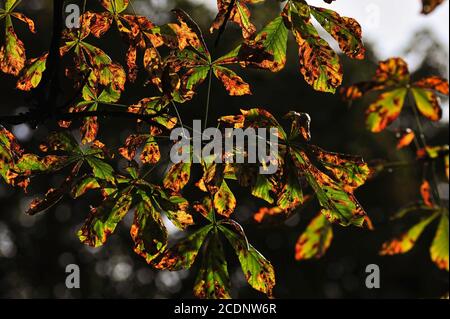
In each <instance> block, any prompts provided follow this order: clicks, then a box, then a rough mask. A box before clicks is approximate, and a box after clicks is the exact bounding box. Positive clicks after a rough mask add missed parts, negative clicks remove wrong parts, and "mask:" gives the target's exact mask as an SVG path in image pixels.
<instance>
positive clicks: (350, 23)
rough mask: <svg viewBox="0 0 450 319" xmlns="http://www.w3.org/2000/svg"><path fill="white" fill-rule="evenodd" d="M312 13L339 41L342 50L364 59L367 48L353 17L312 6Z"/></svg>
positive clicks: (355, 57)
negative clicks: (342, 15)
mask: <svg viewBox="0 0 450 319" xmlns="http://www.w3.org/2000/svg"><path fill="white" fill-rule="evenodd" d="M311 9H312V10H311V13H312V15H313V16H314V17H315V18H316V19H317V21H318V22H319V23H320V24H321V25H322V27H323V28H324V29H325V30H326V31H327V32H328V33H329V34H330V35H331V36H332V37H333V38H334V39H335V40H336V41H337V42H338V44H339V47H340V48H341V50H342V51H343V52H344V53H345V54H346V55H347V56H349V57H350V58H353V59H358V60H361V59H364V55H365V52H366V49H365V48H364V45H363V43H362V30H361V26H360V25H359V23H358V22H357V21H356V20H355V19H352V18H347V17H341V16H340V15H339V14H338V13H337V12H335V11H333V10H329V9H324V8H317V7H311Z"/></svg>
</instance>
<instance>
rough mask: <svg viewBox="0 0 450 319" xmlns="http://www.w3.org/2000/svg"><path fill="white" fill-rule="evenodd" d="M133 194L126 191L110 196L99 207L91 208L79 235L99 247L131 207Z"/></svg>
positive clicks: (93, 245) (81, 239)
mask: <svg viewBox="0 0 450 319" xmlns="http://www.w3.org/2000/svg"><path fill="white" fill-rule="evenodd" d="M132 199H133V198H132V196H131V195H129V194H127V193H126V192H124V193H122V194H118V195H116V196H110V197H108V198H107V199H105V200H104V201H103V203H102V204H101V205H100V206H99V207H98V208H91V212H90V213H89V216H88V217H87V219H86V221H85V222H84V225H83V226H82V227H81V229H80V230H79V231H78V233H77V235H78V238H79V239H80V241H81V242H82V243H84V244H86V245H88V246H92V247H99V246H101V245H103V244H104V243H105V242H106V240H107V239H108V237H109V236H110V235H111V234H112V233H113V232H114V230H115V229H116V226H117V224H118V223H119V222H120V221H121V220H122V219H123V218H124V217H125V215H126V214H127V213H128V211H129V210H130V207H131V202H132Z"/></svg>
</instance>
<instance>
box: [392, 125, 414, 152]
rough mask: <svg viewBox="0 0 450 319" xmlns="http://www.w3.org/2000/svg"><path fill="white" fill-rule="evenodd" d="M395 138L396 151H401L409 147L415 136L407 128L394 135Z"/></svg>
mask: <svg viewBox="0 0 450 319" xmlns="http://www.w3.org/2000/svg"><path fill="white" fill-rule="evenodd" d="M396 137H397V139H398V142H397V149H398V150H399V149H402V148H404V147H407V146H409V145H410V144H411V143H412V142H413V141H414V139H415V138H416V134H415V133H414V131H413V130H411V129H410V128H407V129H405V130H403V131H399V132H397V133H396Z"/></svg>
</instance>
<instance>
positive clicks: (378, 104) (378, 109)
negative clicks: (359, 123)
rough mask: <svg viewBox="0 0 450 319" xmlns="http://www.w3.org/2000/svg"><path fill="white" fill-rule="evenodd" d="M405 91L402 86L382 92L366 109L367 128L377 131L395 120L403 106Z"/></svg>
mask: <svg viewBox="0 0 450 319" xmlns="http://www.w3.org/2000/svg"><path fill="white" fill-rule="evenodd" d="M407 92H408V91H407V89H403V88H402V89H396V90H393V91H389V92H385V93H382V94H381V95H380V96H379V97H378V99H377V100H376V101H375V102H374V103H373V104H372V105H370V106H369V108H368V109H367V112H366V125H367V128H368V129H370V130H371V131H372V132H374V133H378V132H381V131H382V130H384V129H385V128H386V127H387V126H388V125H389V124H391V123H392V122H393V121H395V120H396V119H397V117H398V116H399V115H400V112H401V110H402V108H403V103H404V102H405V97H406V93H407Z"/></svg>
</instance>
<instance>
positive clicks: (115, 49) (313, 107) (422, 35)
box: [0, 0, 449, 298]
mask: <svg viewBox="0 0 450 319" xmlns="http://www.w3.org/2000/svg"><path fill="white" fill-rule="evenodd" d="M68 2H70V3H76V2H77V1H75V0H73V1H68ZM78 2H80V1H78ZM93 2H94V1H88V7H89V8H93V9H94V10H95V9H99V10H100V8H99V7H96V5H95V3H93ZM50 3H51V1H44V0H33V1H23V2H22V4H21V5H20V9H21V10H22V11H23V12H25V13H26V14H27V15H28V16H29V17H31V18H33V19H34V21H35V22H36V26H37V30H38V34H37V35H32V34H30V33H29V32H28V31H26V30H25V27H24V25H23V24H21V23H17V24H16V30H17V32H18V33H19V34H20V36H21V38H22V39H23V41H24V43H25V44H26V46H27V50H28V51H27V56H28V57H36V56H39V55H41V54H42V53H43V52H44V51H45V50H47V47H48V45H49V41H50V36H49V35H50V32H51V18H49V17H51V6H50ZM133 3H134V7H135V8H136V11H137V12H138V13H139V14H142V15H146V16H148V17H149V18H150V19H151V20H152V21H154V22H155V23H158V24H159V23H164V22H167V21H168V20H169V19H171V18H172V17H171V15H170V12H169V11H170V9H172V8H174V7H179V8H182V9H184V10H186V11H187V12H188V13H189V14H190V15H191V16H192V17H193V18H194V19H195V20H196V21H197V22H198V24H199V25H200V26H201V29H202V30H203V31H204V32H205V37H206V40H207V42H208V43H209V45H210V48H211V53H212V55H213V57H214V56H215V57H217V56H220V55H221V54H223V53H226V52H227V51H228V50H230V49H232V48H233V47H235V46H236V44H237V43H238V42H239V41H240V39H241V35H240V31H239V30H238V29H237V28H234V27H233V26H229V27H228V28H227V30H226V32H225V34H224V35H223V37H222V39H221V42H220V44H219V45H218V46H217V47H214V44H213V43H214V40H215V36H214V35H213V36H211V35H209V33H208V32H207V30H208V29H209V25H210V23H211V21H212V19H213V17H214V15H215V13H216V12H211V11H210V10H209V9H208V8H207V7H205V6H203V5H202V4H200V3H201V1H199V0H195V2H192V3H191V2H189V1H188V0H167V1H165V0H153V1H149V0H143V1H139V0H135V1H134V2H133ZM91 6H92V7H91ZM278 6H279V3H278V2H277V1H266V2H265V3H263V4H260V5H258V8H257V9H256V10H253V21H254V22H255V24H256V26H257V28H258V29H261V27H262V26H263V25H264V24H265V23H267V22H268V21H269V20H270V19H271V18H273V17H275V16H276V15H277V14H278V12H279V10H278ZM392 32H395V30H393V31H392ZM399 36H401V37H403V38H404V37H407V38H410V39H411V40H410V42H409V44H408V45H406V46H405V48H404V51H403V52H399V53H398V55H399V56H413V57H414V59H415V61H419V63H417V65H418V67H417V69H416V70H415V71H414V75H413V76H414V77H417V78H420V77H423V76H425V75H431V74H436V75H437V74H440V75H442V76H444V77H447V74H448V70H447V66H448V48H444V47H442V46H441V45H440V44H439V43H438V42H437V41H436V40H434V37H433V34H432V32H430V31H429V30H422V31H421V32H418V33H417V34H408V35H399ZM379 41H383V39H379ZM92 42H93V43H97V44H98V45H99V46H100V47H101V48H103V49H104V50H105V51H106V52H107V53H108V54H110V55H111V57H112V58H113V59H114V60H116V61H119V62H121V63H122V65H125V63H124V55H125V52H126V45H125V44H124V43H122V42H121V41H120V37H119V35H118V33H117V32H116V31H115V30H114V31H110V32H108V34H107V35H106V36H105V37H104V38H103V39H101V40H100V41H98V40H93V41H92ZM366 45H367V48H368V54H367V58H366V59H365V60H364V61H352V60H349V59H348V58H346V57H344V56H342V57H341V58H342V61H343V64H344V76H345V83H346V84H350V83H353V82H356V81H359V80H365V79H368V78H369V77H371V76H372V75H373V74H374V71H375V68H376V64H377V62H378V59H377V57H376V56H375V55H374V54H373V53H372V52H373V50H372V49H371V44H370V43H366ZM296 51H297V46H296V45H295V43H294V42H293V39H290V43H289V47H288V63H287V66H286V68H285V69H284V70H282V71H281V72H279V73H270V72H266V71H259V70H251V69H245V70H239V74H240V75H241V76H242V77H243V78H244V79H245V80H246V81H247V82H248V83H250V84H251V87H252V91H253V95H252V96H246V97H229V96H228V95H227V94H226V92H225V90H224V89H223V87H222V86H221V84H219V83H218V82H213V87H212V97H211V101H212V103H211V113H210V117H209V118H210V123H209V124H210V125H215V122H213V120H214V119H217V118H218V117H219V116H221V115H228V114H236V113H238V112H239V109H240V108H250V107H256V106H258V107H264V108H266V109H267V110H269V111H270V112H272V113H273V114H274V115H275V116H277V117H281V116H282V115H284V114H285V113H287V112H288V111H289V110H295V111H300V112H307V113H309V114H310V115H311V117H312V142H313V143H314V144H316V145H319V146H321V147H323V148H325V149H327V150H330V151H337V152H344V153H352V154H359V155H362V156H363V157H364V158H365V159H366V160H367V161H371V160H377V159H383V160H386V161H387V162H399V161H401V162H411V163H413V162H414V151H413V150H412V149H405V150H401V151H397V150H396V149H395V144H396V139H395V132H394V130H395V129H396V128H398V127H409V126H414V124H413V123H414V122H413V120H412V118H411V117H410V116H409V115H408V114H407V113H406V112H405V113H404V114H403V115H402V117H401V119H400V120H399V121H397V122H396V124H395V125H394V127H391V128H390V129H389V130H386V131H384V132H383V133H380V134H372V133H370V132H369V131H367V130H366V129H365V127H364V111H365V107H366V106H367V105H368V102H370V99H372V98H373V97H368V98H366V99H364V100H362V101H359V102H358V103H355V104H354V105H352V106H351V107H349V106H348V105H346V104H345V103H343V102H342V101H341V100H340V98H339V96H337V95H330V94H324V93H318V92H315V91H313V90H312V89H311V88H310V87H309V86H308V85H307V84H306V83H305V82H304V80H303V79H302V77H301V75H300V73H299V71H298V56H297V52H296ZM69 62H70V61H69ZM0 78H1V81H2V85H1V86H0V94H1V95H0V96H1V102H0V103H1V114H13V113H19V112H23V111H25V110H26V107H27V96H26V94H23V93H22V92H20V91H17V90H15V89H14V87H15V80H14V79H13V78H12V77H10V76H6V75H0ZM62 81H64V83H65V85H66V88H67V92H68V93H67V94H68V96H70V92H72V91H73V89H72V90H71V88H70V82H68V81H67V80H62ZM144 81H145V74H141V77H140V78H139V79H138V81H137V82H136V83H135V84H131V85H130V84H129V86H128V89H127V90H126V92H125V94H124V95H123V98H122V99H121V103H124V104H132V103H135V102H137V101H138V100H140V99H141V98H143V97H150V96H153V95H155V94H156V92H155V91H154V90H152V89H151V88H149V87H143V86H142V83H143V82H144ZM66 82H67V83H66ZM205 99H206V85H204V86H202V87H201V88H200V90H199V92H198V94H197V95H196V96H195V97H194V99H193V100H192V101H191V102H189V103H186V104H184V105H182V106H181V107H180V112H181V115H182V118H183V121H184V122H186V123H189V122H190V121H191V120H192V119H202V118H203V111H204V105H205ZM445 103H446V105H448V104H447V102H445ZM447 121H448V119H447ZM447 121H441V122H439V123H433V124H430V123H427V124H426V125H425V129H426V133H427V136H429V137H430V144H431V145H434V144H444V143H448V133H449V132H448V122H447ZM101 123H102V125H103V126H101V128H100V140H102V141H103V142H105V143H106V144H107V145H108V146H109V147H110V148H113V147H115V146H119V145H120V144H121V143H122V142H123V141H124V140H125V138H126V137H127V136H128V134H129V133H130V132H131V131H132V129H133V126H132V125H131V123H126V122H124V121H121V120H120V119H111V120H103V121H102V122H101ZM53 128H55V127H54V123H53V124H51V123H49V125H47V126H46V127H43V126H42V127H39V128H37V129H34V128H31V127H29V126H27V125H19V126H15V127H13V128H12V131H13V132H14V134H15V135H16V136H17V137H18V138H19V140H20V141H21V142H22V143H23V144H24V145H25V146H26V147H27V149H28V150H30V151H33V150H34V151H35V150H36V148H37V145H38V144H39V142H40V141H41V140H42V139H43V138H45V136H46V135H47V134H48V132H49V131H50V130H51V129H53ZM165 150H166V151H168V147H166V148H165ZM165 164H167V162H163V163H162V164H161V165H158V167H157V169H156V170H155V173H154V176H153V178H154V179H155V180H156V181H160V180H161V176H162V174H163V173H164V170H165V169H166V165H165ZM125 165H126V162H125V161H119V167H118V169H123V167H124V166H125ZM441 171H442V169H441ZM421 176H422V175H421V170H420V168H419V167H418V166H417V165H416V166H414V165H406V166H401V167H396V168H395V169H394V168H393V169H390V170H387V171H384V172H382V173H381V174H379V175H378V176H376V178H375V179H373V180H371V181H369V182H368V183H367V184H366V185H365V186H363V187H362V188H361V189H359V190H358V192H357V197H358V198H359V200H360V202H361V203H362V205H363V206H364V207H365V209H366V211H367V212H368V214H369V216H370V217H371V218H372V220H373V222H374V226H375V230H374V231H367V230H361V229H356V228H352V227H350V228H343V227H338V226H334V232H335V238H334V240H333V243H332V245H331V248H330V250H329V251H328V252H327V254H326V255H325V256H324V257H323V258H322V259H320V260H312V261H306V262H305V261H304V262H301V263H299V262H296V261H295V260H294V246H295V242H296V240H297V238H298V236H299V234H300V233H301V232H302V231H303V230H304V229H305V227H306V225H307V224H308V222H309V221H310V219H311V218H312V216H314V215H315V214H316V213H317V212H318V207H317V206H316V205H315V204H314V203H313V204H311V205H308V206H307V207H305V208H304V209H303V210H301V211H299V212H296V213H295V214H293V215H292V216H290V217H289V218H288V219H286V218H284V219H281V218H279V219H272V220H269V221H268V222H266V223H263V224H257V223H255V222H254V221H253V218H252V215H253V214H254V213H255V212H256V211H257V210H258V208H259V207H260V206H261V204H262V203H261V202H260V201H258V200H257V199H255V198H253V197H251V196H249V194H248V193H247V192H245V191H242V190H241V189H239V187H237V186H236V185H233V190H234V191H235V192H236V194H237V199H238V208H237V210H236V212H235V213H234V218H236V219H237V220H238V221H240V222H241V223H242V224H243V226H244V228H245V230H246V232H247V236H248V238H249V240H250V242H251V243H252V244H253V245H254V246H255V247H256V248H257V249H258V250H260V251H261V252H262V253H263V255H264V256H266V258H268V259H269V260H270V261H271V262H272V264H273V265H274V267H275V269H276V277H277V285H276V287H275V291H274V294H275V296H276V297H277V298H427V297H439V296H441V295H443V294H444V293H446V292H447V291H448V286H449V278H448V273H447V272H445V271H441V270H439V269H438V268H437V267H436V266H435V265H434V264H433V263H432V261H431V260H430V258H429V252H428V247H429V243H430V242H431V240H432V236H433V232H432V231H431V232H429V231H428V232H425V234H424V235H423V236H422V237H421V239H420V240H419V242H418V244H417V245H416V247H415V248H414V249H413V250H412V251H411V252H409V253H408V254H406V255H400V256H393V257H380V256H379V255H378V250H379V248H380V246H381V244H382V242H384V241H385V240H387V239H389V238H391V237H392V236H393V235H395V234H398V232H399V231H401V230H402V229H404V228H405V227H406V226H408V225H406V224H405V223H404V222H400V223H398V222H395V223H392V222H390V221H389V217H390V216H391V215H392V214H393V213H394V212H396V211H397V210H398V209H399V208H401V207H402V206H404V205H405V204H408V203H409V202H411V201H414V200H416V199H417V198H418V197H419V185H420V181H421ZM440 176H442V178H441V183H440V184H439V186H440V191H441V195H442V197H443V198H444V200H445V201H446V203H447V205H448V183H447V181H446V180H445V179H444V178H443V174H441V175H440ZM61 181H62V176H59V175H56V176H54V177H51V178H49V177H48V176H43V177H40V178H37V179H35V180H33V183H32V184H31V187H30V188H29V191H28V194H25V195H24V194H23V192H22V191H20V190H15V189H12V188H10V187H7V186H6V185H4V184H1V185H0V207H1V213H0V297H7V298H31V297H34V298H36V297H37V298H70V297H83V298H91V297H94V298H98V297H124V298H173V297H187V298H190V297H192V292H191V291H192V286H193V281H194V278H195V275H196V272H197V269H198V262H196V264H195V265H194V267H193V268H192V269H191V270H190V271H181V272H168V271H154V270H153V269H152V268H151V267H149V266H148V265H147V264H146V263H145V261H144V259H142V258H141V257H139V256H137V255H136V254H135V253H134V252H133V251H132V247H133V244H132V240H131V238H130V236H129V227H130V225H131V222H132V221H131V214H129V215H128V217H127V218H126V219H125V220H124V222H122V223H121V224H120V225H119V227H118V230H117V231H116V233H115V235H114V236H112V237H111V238H110V239H109V241H108V242H107V244H106V245H105V246H104V247H103V248H97V249H92V248H89V247H85V246H83V245H82V244H81V243H80V242H79V240H78V239H77V238H76V236H75V232H76V230H77V229H78V228H79V227H80V225H81V223H82V222H83V221H84V218H85V217H86V215H87V213H88V211H89V206H90V205H94V206H95V205H96V204H98V203H99V201H100V198H99V197H98V196H96V195H88V196H85V197H84V198H81V199H80V200H78V201H77V202H74V201H72V200H70V199H69V198H65V199H64V200H63V201H62V202H61V203H60V204H59V205H57V206H56V207H54V208H52V209H51V210H49V211H47V212H46V213H44V214H42V215H38V216H33V217H31V216H26V215H25V214H24V211H25V209H26V207H27V206H28V204H29V203H30V201H31V200H32V199H33V198H34V197H35V196H36V195H39V194H42V193H43V192H44V191H45V190H46V189H48V188H49V187H50V186H54V185H57V184H58V183H60V182H61ZM169 226H170V225H169ZM169 229H170V230H171V237H172V238H173V239H175V240H176V239H177V238H179V237H180V234H179V233H177V232H176V231H175V230H174V229H172V228H169ZM228 256H229V267H230V275H231V278H232V293H233V297H239V298H246V297H262V295H260V294H259V293H257V292H255V291H253V290H252V289H251V288H250V287H249V286H248V285H247V284H246V282H245V280H244V277H243V274H242V272H241V270H240V267H239V266H238V262H237V258H236V256H235V255H234V254H233V253H232V252H231V251H228ZM70 263H76V264H78V265H79V266H80V268H81V288H80V289H72V290H68V289H66V287H65V284H64V282H65V276H66V274H65V267H66V265H67V264H70ZM368 264H378V265H379V266H380V269H381V288H380V289H374V290H369V289H367V288H366V286H365V284H364V282H365V277H366V273H365V268H366V265H368Z"/></svg>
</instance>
